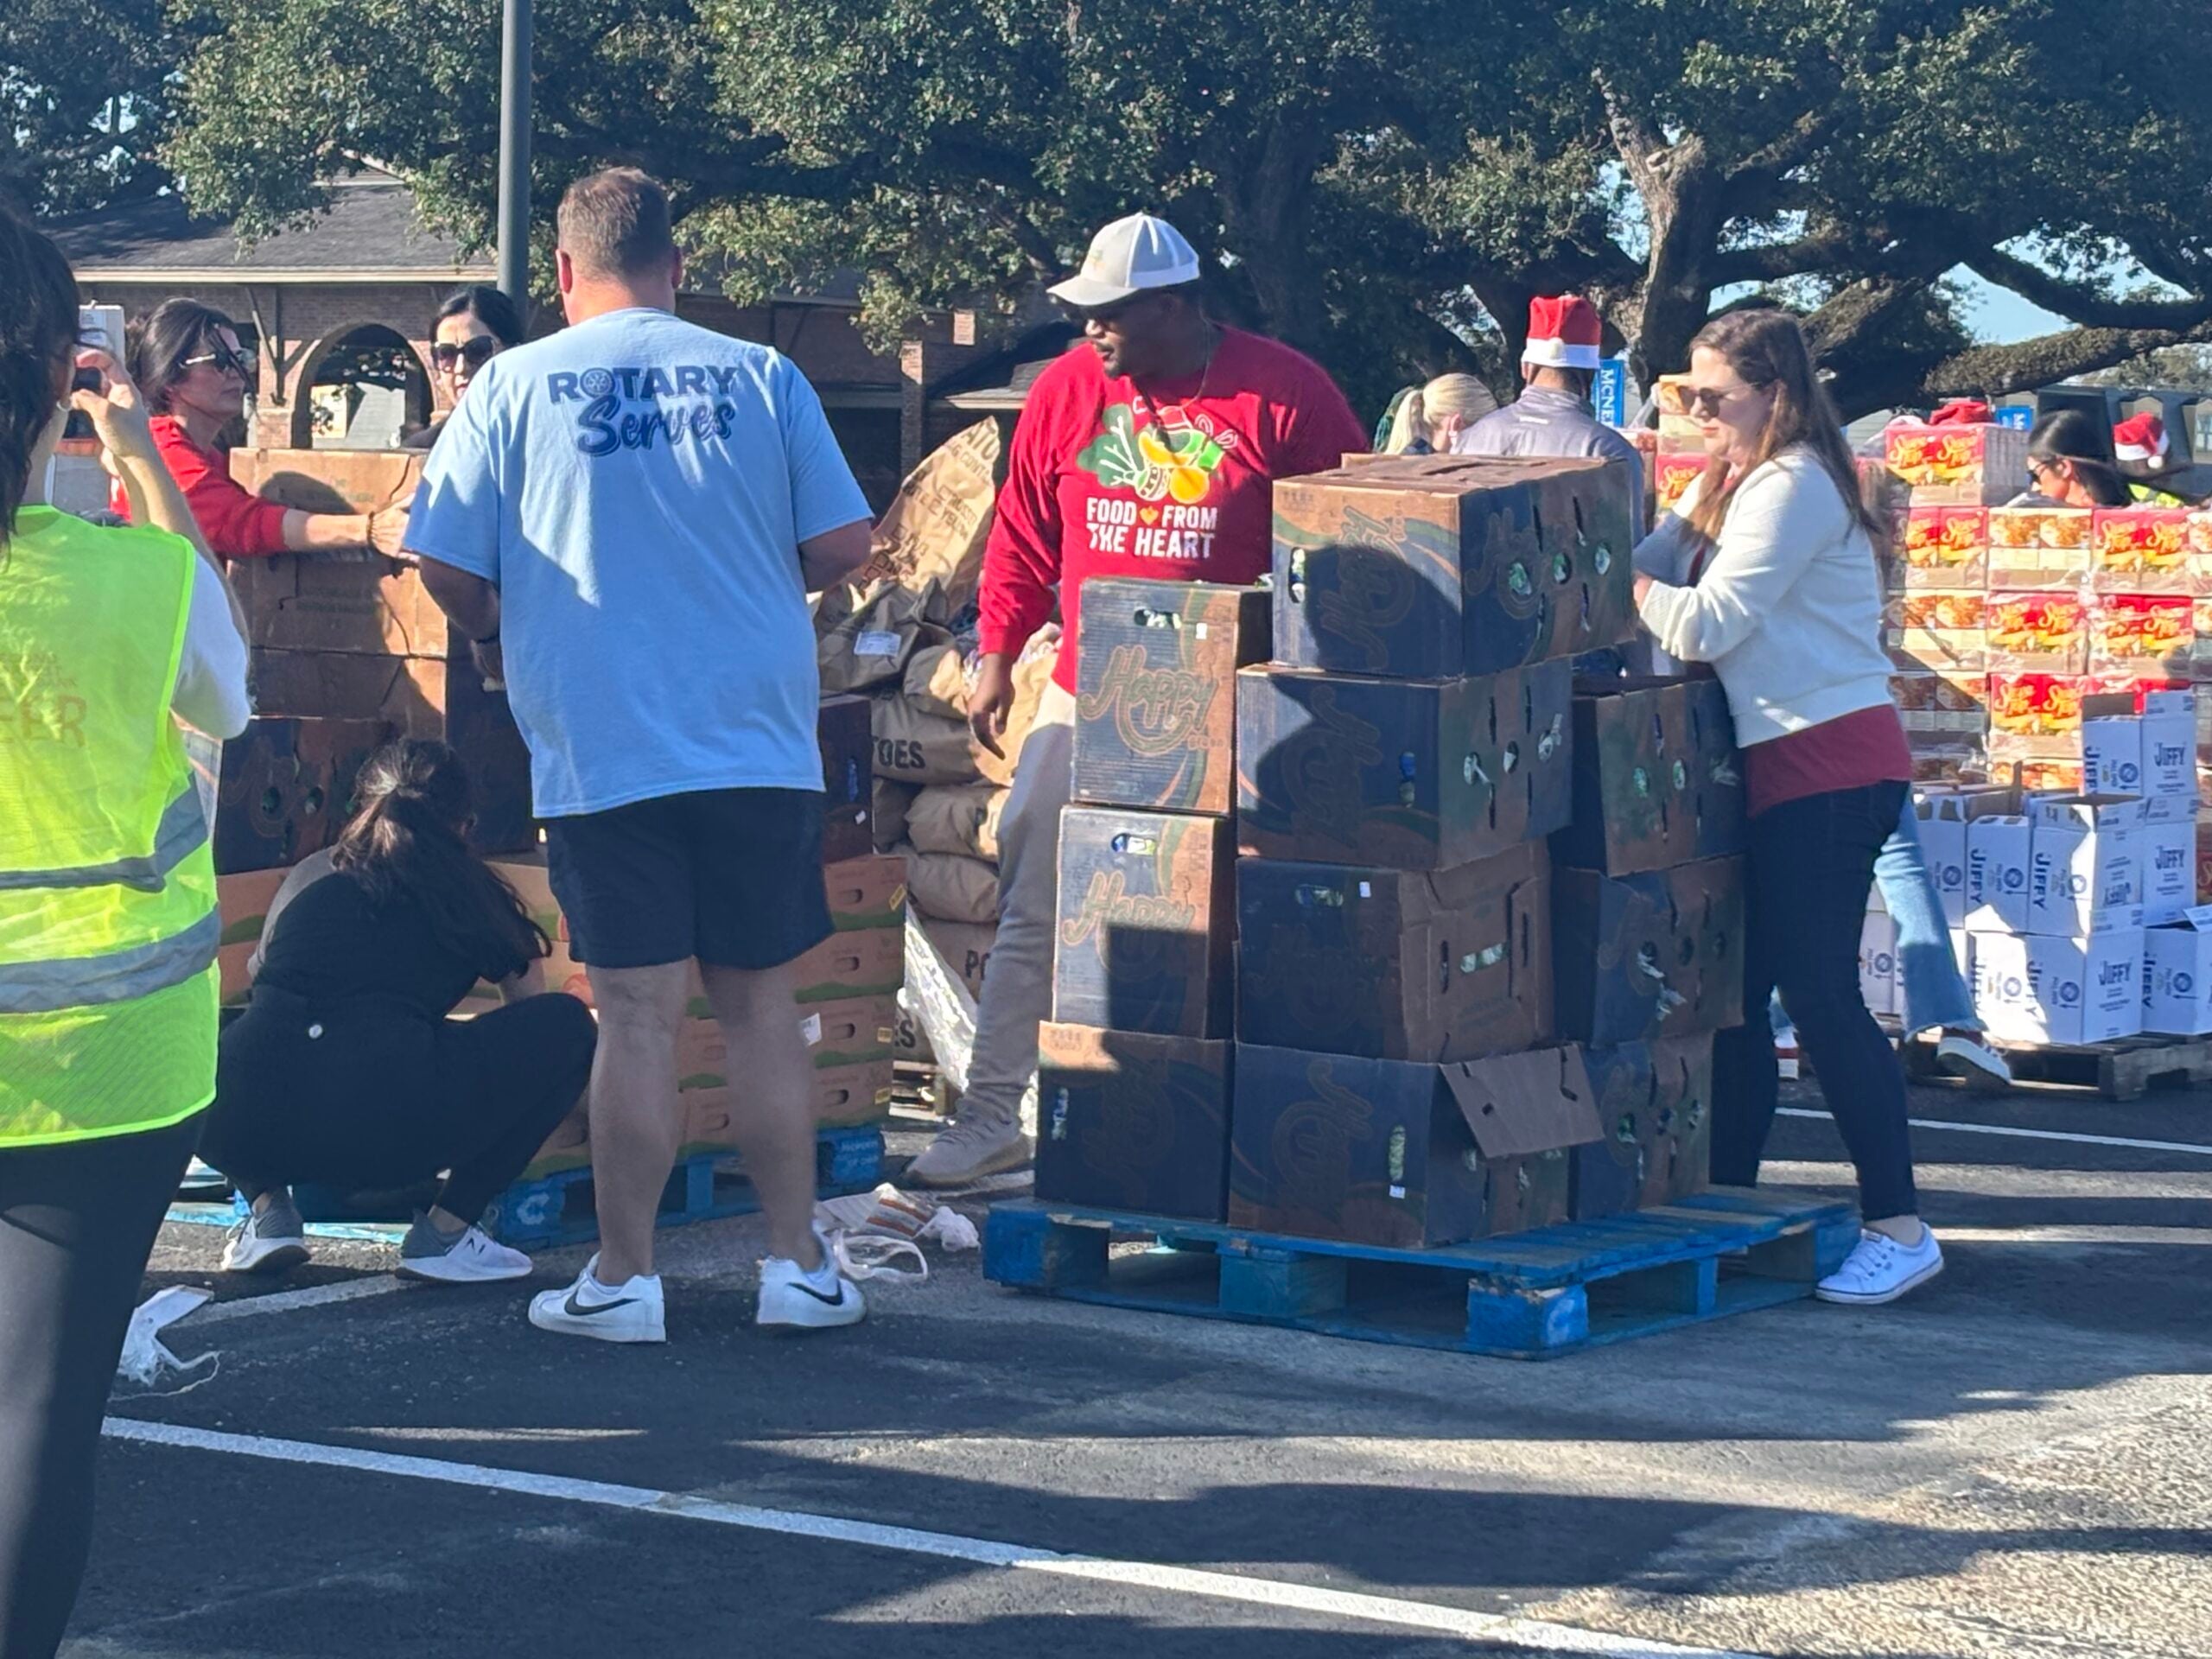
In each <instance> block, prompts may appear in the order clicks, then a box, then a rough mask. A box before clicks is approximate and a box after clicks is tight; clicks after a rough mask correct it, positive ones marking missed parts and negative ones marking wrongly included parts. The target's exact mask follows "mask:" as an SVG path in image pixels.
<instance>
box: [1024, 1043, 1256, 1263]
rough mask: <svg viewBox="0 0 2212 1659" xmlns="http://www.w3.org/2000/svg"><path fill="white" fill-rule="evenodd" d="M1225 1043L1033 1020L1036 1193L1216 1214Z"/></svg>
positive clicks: (1225, 1114) (1208, 1216) (1221, 1184)
mask: <svg viewBox="0 0 2212 1659" xmlns="http://www.w3.org/2000/svg"><path fill="white" fill-rule="evenodd" d="M1229 1058H1230V1045H1229V1044H1228V1043H1226V1042H1206V1041H1202V1040H1199V1039H1195V1038H1189V1037H1157V1036H1153V1035H1151V1034H1149V1033H1140V1032H1128V1031H1102V1030H1100V1029H1098V1028H1097V1027H1094V1026H1063V1025H1054V1024H1052V1023H1051V1022H1050V1021H1047V1022H1046V1024H1044V1025H1041V1026H1039V1027H1038V1028H1037V1120H1038V1122H1037V1188H1036V1191H1037V1196H1038V1197H1039V1198H1046V1199H1051V1200H1054V1201H1056V1202H1058V1203H1062V1204H1090V1205H1107V1206H1110V1207H1113V1208H1116V1209H1124V1210H1137V1211H1143V1212H1144V1213H1145V1214H1147V1215H1154V1216H1182V1217H1188V1218H1189V1219H1192V1220H1194V1221H1219V1220H1220V1219H1221V1218H1222V1216H1223V1211H1224V1201H1225V1198H1226V1195H1227V1192H1228V1186H1229Z"/></svg>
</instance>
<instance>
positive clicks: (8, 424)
mask: <svg viewBox="0 0 2212 1659" xmlns="http://www.w3.org/2000/svg"><path fill="white" fill-rule="evenodd" d="M0 294H4V295H6V296H8V297H7V299H6V300H5V301H4V302H0V547H5V546H6V545H7V543H8V537H9V536H10V534H11V533H12V532H13V531H14V530H15V528H16V513H18V512H21V511H22V505H23V498H24V497H25V496H26V495H28V494H29V493H30V486H31V454H32V452H33V451H34V450H35V449H36V448H38V442H39V440H40V439H41V437H43V436H44V435H46V427H47V423H48V422H49V421H51V420H52V419H53V418H54V385H55V382H56V380H57V379H58V380H59V381H60V384H61V385H64V386H67V385H68V378H67V373H66V372H65V367H66V365H68V364H69V363H71V362H72V361H73V360H74V355H75V352H76V346H77V279H76V277H74V276H73V274H71V272H70V270H69V262H68V261H67V259H64V258H63V257H61V251H60V249H59V248H57V247H55V246H54V244H53V243H51V242H49V241H48V239H47V238H45V237H44V236H43V235H42V234H41V233H40V232H38V231H37V230H36V229H35V228H34V227H33V226H31V225H30V224H29V222H28V221H26V220H25V219H21V218H19V217H18V216H17V215H16V213H14V212H12V211H11V210H10V209H8V208H6V207H0Z"/></svg>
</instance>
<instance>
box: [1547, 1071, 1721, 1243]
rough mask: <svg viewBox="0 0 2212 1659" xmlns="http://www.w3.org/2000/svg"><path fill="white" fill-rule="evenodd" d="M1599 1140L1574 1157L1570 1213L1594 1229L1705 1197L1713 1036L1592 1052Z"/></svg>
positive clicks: (1575, 1151) (1710, 1130)
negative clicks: (1627, 1214)
mask: <svg viewBox="0 0 2212 1659" xmlns="http://www.w3.org/2000/svg"><path fill="white" fill-rule="evenodd" d="M1582 1061H1583V1064H1584V1065H1585V1066H1586V1067H1587V1068H1588V1070H1589V1072H1590V1086H1591V1089H1592V1091H1593V1094H1594V1096H1595V1098H1596V1101H1597V1107H1598V1127H1599V1129H1600V1130H1602V1131H1603V1133H1602V1134H1601V1135H1600V1136H1599V1139H1597V1140H1595V1141H1586V1142H1585V1143H1584V1144H1582V1145H1580V1146H1578V1147H1575V1148H1574V1149H1573V1152H1572V1153H1571V1154H1569V1165H1570V1179H1569V1184H1568V1197H1567V1208H1568V1212H1569V1213H1570V1214H1571V1215H1572V1216H1573V1218H1574V1219H1575V1220H1577V1221H1592V1220H1595V1219H1596V1218H1598V1217H1601V1216H1610V1215H1617V1214H1619V1213H1620V1212H1622V1211H1629V1210H1641V1209H1643V1208H1645V1207H1646V1206H1648V1205H1662V1204H1671V1203H1673V1202H1674V1201H1675V1199H1677V1198H1687V1197H1688V1196H1689V1195H1690V1194H1691V1193H1693V1192H1703V1191H1704V1190H1705V1186H1706V1183H1707V1171H1708V1166H1709V1164H1710V1162H1711V1151H1712V1142H1713V1034H1712V1033H1710V1032H1700V1033H1697V1034H1696V1035H1695V1036H1692V1037H1662V1038H1659V1039H1656V1040H1654V1041H1652V1042H1649V1043H1624V1044H1622V1045H1620V1046H1618V1047H1617V1048H1586V1049H1584V1050H1583V1051H1582Z"/></svg>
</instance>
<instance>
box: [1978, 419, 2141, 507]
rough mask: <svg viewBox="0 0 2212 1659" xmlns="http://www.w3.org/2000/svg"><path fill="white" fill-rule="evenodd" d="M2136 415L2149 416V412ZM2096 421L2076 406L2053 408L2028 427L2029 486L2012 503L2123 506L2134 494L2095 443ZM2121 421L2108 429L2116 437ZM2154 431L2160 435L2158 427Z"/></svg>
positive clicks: (2017, 504)
mask: <svg viewBox="0 0 2212 1659" xmlns="http://www.w3.org/2000/svg"><path fill="white" fill-rule="evenodd" d="M2139 418H2144V419H2151V420H2153V421H2154V422H2155V417H2154V416H2142V417H2139ZM2098 424H2099V423H2096V422H2094V421H2092V420H2091V419H2090V418H2089V417H2088V416H2087V415H2084V414H2083V413H2082V411H2081V410H2078V409H2061V410H2053V411H2052V412H2051V413H2050V414H2048V415H2046V416H2044V417H2043V418H2042V419H2040V420H2038V421H2037V423H2035V424H2034V425H2033V426H2031V427H2030V428H2029V429H2028V483H2029V486H2030V487H2029V488H2028V489H2026V490H2024V491H2023V492H2022V493H2020V494H2019V495H2018V496H2015V497H2014V498H2013V499H2012V501H2011V502H2010V503H2008V504H2007V505H2012V506H2016V507H2124V506H2126V505H2128V504H2129V503H2130V502H2131V501H2132V500H2133V499H2134V496H2133V492H2131V491H2130V490H2129V488H2128V486H2127V480H2126V479H2125V478H2123V477H2122V476H2121V475H2120V469H2119V468H2118V467H2115V466H2113V464H2112V461H2111V459H2110V458H2109V457H2108V456H2107V454H2105V453H2104V446H2103V445H2102V444H2101V442H2099V441H2098V439H2099V433H2098V430H2097V427H2098ZM2128 424H2129V423H2127V422H2125V421H2123V422H2121V423H2120V426H2117V427H2114V428H2113V437H2114V438H2115V439H2117V438H2118V437H2119V436H2120V430H2121V428H2123V427H2126V426H2127V425H2128ZM2160 435H2161V436H2163V435H2164V431H2163V429H2161V432H2160Z"/></svg>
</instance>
